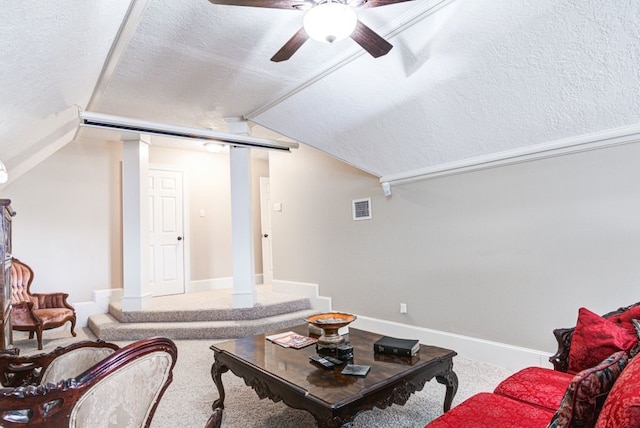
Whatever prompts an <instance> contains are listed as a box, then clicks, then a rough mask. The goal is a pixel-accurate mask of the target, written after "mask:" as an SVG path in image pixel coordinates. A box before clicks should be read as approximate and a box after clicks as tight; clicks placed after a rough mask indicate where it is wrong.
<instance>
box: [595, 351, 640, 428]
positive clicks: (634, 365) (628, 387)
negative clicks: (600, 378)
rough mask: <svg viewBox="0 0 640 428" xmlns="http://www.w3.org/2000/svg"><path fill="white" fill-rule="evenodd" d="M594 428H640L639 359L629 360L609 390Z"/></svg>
mask: <svg viewBox="0 0 640 428" xmlns="http://www.w3.org/2000/svg"><path fill="white" fill-rule="evenodd" d="M596 428H640V357H637V358H633V359H632V360H631V362H630V363H629V365H628V366H627V367H626V368H625V369H624V370H623V372H622V374H621V375H620V377H619V378H618V380H617V381H616V383H615V384H614V385H613V388H611V392H610V393H609V396H608V397H607V400H606V401H605V402H604V406H602V411H601V412H600V416H599V417H598V421H597V422H596Z"/></svg>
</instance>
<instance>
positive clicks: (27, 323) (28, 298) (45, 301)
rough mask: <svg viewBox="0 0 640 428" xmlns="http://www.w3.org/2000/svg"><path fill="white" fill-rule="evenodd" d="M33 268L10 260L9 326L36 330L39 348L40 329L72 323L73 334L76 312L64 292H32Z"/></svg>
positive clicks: (74, 334) (30, 333) (73, 331)
mask: <svg viewBox="0 0 640 428" xmlns="http://www.w3.org/2000/svg"><path fill="white" fill-rule="evenodd" d="M32 282H33V270H31V268H30V267H29V266H28V265H26V264H24V263H22V262H21V261H20V260H18V259H16V258H13V259H12V260H11V305H12V307H13V308H12V309H11V324H12V329H13V330H17V331H28V332H29V339H33V335H34V333H35V335H36V337H37V340H38V349H42V331H43V330H48V329H51V328H56V327H60V326H62V325H64V324H65V323H66V322H67V321H69V322H70V323H71V334H72V335H73V336H74V337H75V336H76V332H75V326H76V311H75V309H74V308H73V306H71V305H70V304H69V303H68V302H67V298H68V297H69V295H68V294H67V293H32V292H31V283H32Z"/></svg>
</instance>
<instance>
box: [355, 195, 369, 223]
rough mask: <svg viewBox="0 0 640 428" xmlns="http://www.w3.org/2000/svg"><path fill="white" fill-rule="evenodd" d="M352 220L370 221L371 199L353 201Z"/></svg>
mask: <svg viewBox="0 0 640 428" xmlns="http://www.w3.org/2000/svg"><path fill="white" fill-rule="evenodd" d="M353 219H354V220H370V219H371V198H365V199H354V200H353Z"/></svg>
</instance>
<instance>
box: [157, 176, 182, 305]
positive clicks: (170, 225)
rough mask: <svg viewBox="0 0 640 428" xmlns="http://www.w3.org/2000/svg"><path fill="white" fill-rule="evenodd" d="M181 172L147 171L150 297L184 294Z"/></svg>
mask: <svg viewBox="0 0 640 428" xmlns="http://www.w3.org/2000/svg"><path fill="white" fill-rule="evenodd" d="M183 212H184V197H183V173H182V171H175V170H168V169H162V168H149V263H150V273H149V282H150V285H151V294H152V295H153V296H166V295H170V294H181V293H184V282H185V280H184V221H183V220H184V218H183Z"/></svg>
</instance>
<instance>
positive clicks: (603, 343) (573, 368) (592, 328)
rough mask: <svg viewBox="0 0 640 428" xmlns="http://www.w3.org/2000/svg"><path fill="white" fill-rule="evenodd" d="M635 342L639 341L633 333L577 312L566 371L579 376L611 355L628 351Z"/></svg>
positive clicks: (607, 321)
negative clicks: (579, 373)
mask: <svg viewBox="0 0 640 428" xmlns="http://www.w3.org/2000/svg"><path fill="white" fill-rule="evenodd" d="M637 342H638V337H637V336H636V335H635V333H633V332H632V331H629V330H627V329H625V328H623V327H620V326H619V325H618V324H616V323H614V322H611V321H609V320H608V319H606V318H603V317H601V316H600V315H597V314H594V313H593V312H591V311H589V310H588V309H586V308H580V310H579V311H578V321H577V323H576V329H575V330H574V332H573V338H572V339H571V348H570V349H569V368H568V371H569V372H571V373H578V372H580V371H582V370H586V369H588V368H589V367H593V366H595V365H596V364H598V363H599V362H600V361H602V360H604V359H605V358H607V357H608V356H609V355H611V354H612V353H614V352H617V351H628V350H629V349H631V348H632V347H633V345H635V344H636V343H637Z"/></svg>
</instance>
